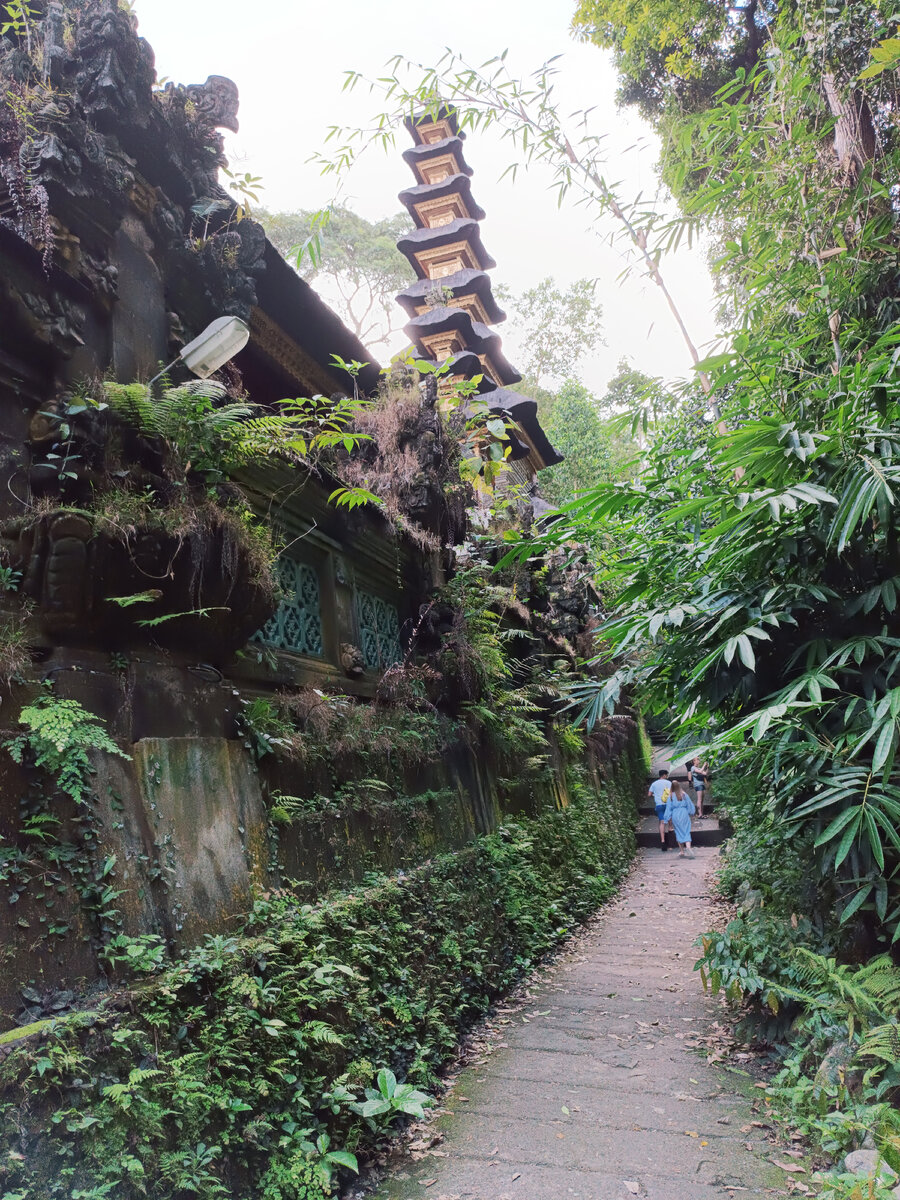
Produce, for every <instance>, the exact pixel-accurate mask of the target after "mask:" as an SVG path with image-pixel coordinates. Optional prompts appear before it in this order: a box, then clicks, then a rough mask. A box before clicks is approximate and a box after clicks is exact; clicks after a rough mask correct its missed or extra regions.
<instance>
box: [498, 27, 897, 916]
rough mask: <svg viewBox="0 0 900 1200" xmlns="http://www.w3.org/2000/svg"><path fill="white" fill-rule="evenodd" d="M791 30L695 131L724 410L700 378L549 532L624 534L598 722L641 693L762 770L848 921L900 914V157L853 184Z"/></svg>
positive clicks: (695, 197)
mask: <svg viewBox="0 0 900 1200" xmlns="http://www.w3.org/2000/svg"><path fill="white" fill-rule="evenodd" d="M773 38H774V39H775V41H774V42H773V47H772V52H771V53H769V54H767V55H766V56H764V58H763V60H762V61H761V62H760V64H759V66H758V67H757V68H756V70H755V72H754V73H753V74H752V75H741V76H740V77H738V78H736V79H735V81H734V83H733V84H731V85H729V86H728V87H727V88H725V89H723V91H722V93H720V96H719V101H718V103H717V104H716V105H715V106H713V107H711V108H710V109H709V110H707V111H706V112H705V113H704V114H703V116H702V119H699V118H698V120H697V121H696V122H695V123H694V124H692V125H690V127H689V128H688V126H686V127H685V132H686V136H687V139H688V141H687V143H686V147H685V148H684V155H683V162H684V164H685V166H684V170H685V171H686V173H687V174H686V176H685V178H683V179H682V180H681V181H680V191H681V194H682V195H684V196H685V197H686V201H685V203H686V205H687V208H688V211H687V213H686V215H685V217H684V218H683V220H682V225H683V226H684V227H689V226H691V225H692V224H693V223H696V222H699V223H701V224H702V225H703V226H705V227H706V228H708V229H710V230H711V231H712V233H713V235H714V236H715V237H716V238H717V239H718V240H719V243H720V245H721V246H722V248H723V257H722V260H721V262H720V280H721V282H722V288H723V297H724V312H725V313H727V314H728V315H729V316H730V317H731V319H732V322H733V326H734V331H733V333H732V334H731V336H730V338H729V339H728V341H727V342H726V344H725V348H724V349H723V351H722V353H720V354H717V355H713V356H711V357H709V358H708V359H707V360H706V361H705V362H704V363H703V364H701V365H702V366H703V367H704V368H705V370H706V371H707V372H708V373H709V374H710V375H711V377H712V381H713V395H714V396H715V398H716V400H717V408H716V409H715V410H713V411H712V412H709V413H707V415H706V419H705V420H704V415H703V409H704V407H705V405H704V400H703V397H702V396H701V395H700V390H699V388H692V387H690V386H688V387H685V389H684V390H683V392H682V395H681V397H680V404H679V410H678V411H677V412H676V413H675V414H674V415H673V417H672V419H671V420H669V421H668V422H667V423H662V424H660V425H658V426H657V427H656V430H655V437H654V440H653V442H652V444H651V445H650V448H649V450H648V452H647V455H646V459H645V463H644V466H643V469H642V470H641V471H640V472H639V474H638V475H637V477H636V479H635V480H633V481H631V482H629V483H626V484H620V485H612V486H609V485H606V486H601V487H598V488H595V489H593V490H591V491H590V492H587V493H585V494H583V495H582V496H580V497H578V498H577V499H576V500H575V501H574V502H573V503H571V504H569V505H567V506H566V507H565V509H564V510H563V512H564V518H563V519H562V520H561V521H560V522H559V523H558V524H557V525H556V526H554V527H553V528H552V529H551V530H550V531H549V532H547V533H546V534H545V535H544V537H543V538H542V539H541V542H542V544H543V545H544V546H558V545H565V544H566V542H568V541H570V540H574V539H580V540H590V539H593V540H594V541H595V542H597V541H599V539H601V538H602V537H604V536H607V535H608V533H609V531H614V536H615V540H616V542H617V544H618V545H619V546H620V547H621V548H622V553H621V554H620V556H619V557H618V558H617V560H616V561H615V562H614V563H613V564H612V565H611V567H610V568H609V569H608V570H607V571H606V578H605V582H604V590H605V592H606V593H607V594H610V595H612V596H614V597H615V602H616V608H615V612H614V615H613V616H612V619H611V620H609V621H608V622H607V624H606V626H605V628H604V633H605V636H606V638H607V639H608V645H609V649H610V663H611V667H614V668H615V669H613V670H612V673H611V675H610V676H609V677H608V678H607V679H606V680H605V681H603V682H602V683H599V684H596V683H587V684H583V685H580V686H579V688H577V689H575V691H574V693H573V701H574V702H575V703H576V704H577V710H578V711H579V712H580V713H581V714H582V715H583V716H584V717H586V718H587V719H588V720H589V721H593V720H596V719H597V718H598V717H599V716H600V715H601V714H602V713H603V712H605V711H611V710H612V708H613V706H614V705H615V703H616V702H617V700H618V699H619V697H620V695H621V694H622V691H623V689H625V688H628V689H630V691H631V692H632V693H638V694H639V695H640V696H641V697H642V702H643V703H644V704H645V705H646V706H647V707H649V708H650V709H651V710H653V709H656V710H658V711H662V710H666V709H674V710H675V711H677V712H678V713H679V715H680V717H681V719H682V732H683V733H684V735H685V741H687V738H688V737H693V738H695V739H696V743H697V744H698V746H699V745H706V746H707V747H708V749H709V750H710V751H712V752H713V753H716V752H718V754H719V757H720V759H728V760H731V761H734V762H737V763H741V762H744V763H745V764H746V765H747V766H748V767H749V766H750V765H751V762H752V767H753V770H752V775H753V776H754V777H756V778H759V777H760V775H762V776H764V777H767V778H768V779H769V781H770V790H769V795H768V797H767V799H768V803H769V804H770V806H771V808H772V809H774V811H775V812H776V813H777V814H778V815H779V816H780V817H781V818H783V819H785V820H787V821H789V822H795V823H796V824H798V825H802V826H804V827H811V828H812V829H813V831H814V833H815V835H816V838H817V841H818V847H819V852H820V855H821V865H822V867H823V869H824V870H827V871H837V872H838V873H839V875H840V877H841V879H842V880H843V891H844V898H843V911H842V915H843V917H844V918H845V919H847V918H849V917H851V916H852V915H853V914H854V913H855V912H856V911H858V909H859V908H860V907H861V906H862V905H869V906H870V907H873V908H874V909H875V911H876V914H877V916H878V917H879V918H880V919H882V920H887V921H888V922H889V924H890V926H891V927H892V928H893V929H895V930H900V905H897V906H894V902H893V901H892V897H891V883H892V879H893V876H894V872H895V871H897V869H898V864H900V770H898V766H897V752H898V746H900V620H898V611H897V610H898V595H900V554H898V549H900V547H898V539H897V511H896V510H897V504H898V497H900V490H898V489H900V372H898V360H900V321H898V312H897V305H896V302H895V299H894V297H895V293H896V287H895V284H894V280H895V273H896V252H897V246H898V244H900V238H898V234H897V230H896V212H895V210H894V208H893V206H892V204H891V201H890V187H891V184H892V181H893V180H894V179H895V178H896V177H897V175H898V168H900V152H898V151H896V150H893V151H892V152H891V155H892V156H891V155H888V154H887V153H886V154H885V155H884V156H883V157H882V159H881V160H880V161H879V162H878V163H877V166H873V167H871V168H870V169H868V170H866V171H860V172H858V173H857V174H856V175H855V176H854V177H852V178H851V177H846V176H845V177H839V176H837V175H836V174H835V171H834V169H833V167H832V166H831V165H830V164H829V163H828V162H827V161H826V159H825V157H824V156H823V154H822V150H821V147H822V139H823V137H825V136H827V135H828V134H829V133H830V131H831V127H830V125H829V123H828V121H827V119H823V115H822V108H821V105H820V104H819V103H818V92H817V91H816V85H815V82H814V80H813V73H812V72H811V65H810V61H809V56H808V53H807V43H806V41H805V40H804V39H803V38H802V37H800V36H798V33H797V30H791V29H787V28H785V30H783V31H782V32H780V33H777V34H773ZM776 43H777V44H776ZM520 552H521V553H534V546H533V545H531V546H528V547H526V548H524V549H523V550H521V551H520ZM687 749H688V747H687V746H685V750H686V751H687ZM748 773H749V772H748Z"/></svg>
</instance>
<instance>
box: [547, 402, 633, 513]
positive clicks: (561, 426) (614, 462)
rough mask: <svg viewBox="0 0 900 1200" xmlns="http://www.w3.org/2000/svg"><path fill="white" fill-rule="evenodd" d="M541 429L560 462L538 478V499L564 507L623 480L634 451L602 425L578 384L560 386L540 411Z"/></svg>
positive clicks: (615, 428) (615, 429)
mask: <svg viewBox="0 0 900 1200" xmlns="http://www.w3.org/2000/svg"><path fill="white" fill-rule="evenodd" d="M543 426H544V430H545V432H546V434H547V437H548V438H549V439H550V441H551V443H552V444H553V446H554V448H555V449H556V450H558V451H559V452H560V454H562V455H563V456H564V461H563V462H561V463H559V464H558V465H557V466H555V467H551V468H549V469H548V470H546V471H544V472H542V474H541V482H540V487H541V493H542V495H544V496H545V497H546V498H547V500H549V501H550V503H551V504H564V503H565V502H566V501H568V500H574V498H575V496H576V495H578V493H579V492H583V491H586V490H587V489H588V488H591V487H595V486H596V485H597V484H598V483H612V482H614V481H615V480H618V479H626V478H627V477H628V473H629V468H630V464H631V463H632V462H633V460H634V459H635V458H636V456H637V454H638V447H637V445H636V443H635V442H633V441H632V440H631V438H630V437H629V436H628V435H627V433H623V431H622V429H621V428H620V426H619V425H618V424H617V423H616V422H614V421H611V420H609V419H607V420H603V418H602V417H601V415H600V411H599V409H598V404H597V401H595V400H594V398H593V396H591V394H590V392H589V391H588V390H587V388H586V387H584V385H583V384H580V383H577V382H576V381H575V380H574V379H568V380H566V382H565V383H564V384H563V385H562V387H561V388H560V389H559V391H558V392H557V393H556V394H555V396H554V397H553V399H552V401H551V402H550V403H549V404H548V405H546V407H545V415H544V417H543Z"/></svg>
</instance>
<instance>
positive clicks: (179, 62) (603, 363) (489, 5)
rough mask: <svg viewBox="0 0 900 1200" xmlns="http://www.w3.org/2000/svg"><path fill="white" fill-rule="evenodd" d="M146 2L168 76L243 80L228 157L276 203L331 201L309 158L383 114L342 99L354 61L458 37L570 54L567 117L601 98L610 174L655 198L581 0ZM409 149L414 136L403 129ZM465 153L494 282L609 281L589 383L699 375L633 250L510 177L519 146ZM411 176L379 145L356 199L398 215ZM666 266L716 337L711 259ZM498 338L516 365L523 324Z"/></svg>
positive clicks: (363, 208)
mask: <svg viewBox="0 0 900 1200" xmlns="http://www.w3.org/2000/svg"><path fill="white" fill-rule="evenodd" d="M136 9H137V14H138V17H139V21H140V31H141V33H142V34H143V35H144V36H145V37H146V38H147V39H148V40H149V42H150V43H151V45H152V46H153V48H154V50H155V51H156V65H157V70H158V72H159V74H160V76H164V77H166V78H168V79H171V80H174V81H175V82H178V83H201V82H203V80H205V79H206V77H207V75H227V76H229V77H230V78H231V79H233V80H234V81H235V82H236V83H237V85H238V87H239V88H240V93H241V109H240V123H241V129H240V133H239V134H237V135H236V136H235V137H230V136H229V139H228V144H227V145H228V152H229V154H230V155H231V159H232V167H233V168H234V169H236V170H240V171H250V172H252V173H253V174H254V175H260V176H262V177H263V182H264V184H265V191H264V192H263V194H262V199H263V200H264V202H265V204H266V206H267V207H269V208H274V209H293V208H317V207H319V206H320V205H323V204H325V203H327V202H328V201H329V200H330V199H331V198H332V195H333V191H334V186H335V185H334V182H333V179H332V178H324V179H323V178H322V177H321V176H320V174H319V170H318V168H317V167H315V166H313V165H311V164H309V163H307V161H306V160H307V159H308V158H309V156H310V155H311V154H312V153H313V152H314V151H316V150H318V149H320V148H322V147H323V143H324V138H325V133H326V130H327V128H328V126H329V125H331V124H342V125H348V124H352V125H358V126H363V125H365V124H366V123H367V121H368V119H369V118H371V116H372V115H373V113H375V112H377V111H378V110H379V105H378V99H377V97H374V96H370V95H369V94H368V92H367V91H365V90H363V89H357V90H356V91H355V92H353V93H352V94H343V93H342V92H341V87H342V84H343V72H344V71H345V70H347V69H350V68H352V69H356V70H359V71H362V72H363V73H364V74H366V75H368V76H377V75H378V74H379V73H381V71H382V68H383V66H384V64H385V62H386V61H387V59H388V58H390V57H391V56H392V55H394V54H396V53H402V54H405V55H407V56H409V57H411V58H414V59H416V60H417V61H421V62H424V63H428V64H430V63H433V62H434V61H436V59H437V58H438V57H439V56H440V54H441V52H442V50H443V48H444V47H446V46H450V47H452V48H453V49H454V50H459V51H460V52H462V53H463V54H465V55H467V56H468V57H469V58H470V59H472V60H474V61H476V62H477V63H481V62H483V61H484V60H485V59H487V58H489V57H491V56H492V55H494V54H497V53H500V52H501V51H502V50H504V49H507V48H508V50H509V58H508V62H509V63H510V65H511V66H512V68H513V70H515V71H516V72H517V73H522V74H524V73H527V72H529V71H531V70H533V69H535V68H536V67H538V66H539V65H540V64H541V63H542V62H543V61H545V60H546V59H547V58H548V57H549V56H550V55H553V54H559V53H562V54H563V56H564V57H563V59H562V62H561V64H560V82H559V85H558V90H559V92H560V99H561V102H562V106H563V109H564V111H571V110H573V109H575V108H582V107H590V106H596V107H595V112H594V114H593V119H594V120H595V123H596V129H597V131H598V132H602V133H604V134H605V135H606V136H607V137H608V145H609V154H608V161H609V169H608V176H609V178H610V179H611V180H620V181H621V189H620V190H621V192H622V193H623V194H624V195H626V196H632V195H634V194H636V193H638V192H643V193H644V194H645V195H647V194H649V195H652V194H653V193H654V192H655V189H656V180H655V175H654V171H653V165H654V162H655V159H656V147H655V145H654V142H653V138H652V135H651V134H650V133H649V131H648V130H647V128H646V127H645V126H643V125H642V124H641V123H640V122H639V121H638V120H637V119H636V118H635V117H634V116H633V115H631V114H627V115H626V114H623V113H621V112H619V111H618V110H617V109H616V106H615V101H614V93H615V76H614V72H613V70H612V67H611V65H610V63H609V61H608V59H607V57H606V55H605V54H604V53H602V52H601V51H599V50H597V49H596V48H594V47H591V46H584V45H579V44H578V43H576V42H575V41H573V39H572V37H571V35H570V33H569V21H570V18H571V13H572V10H573V9H574V0H453V3H452V4H450V5H446V6H443V7H442V8H441V9H440V10H438V7H437V6H434V7H433V8H431V9H430V10H429V7H428V6H424V5H415V4H410V3H409V0H405V2H404V3H400V2H399V0H381V2H380V3H379V2H373V0H331V3H325V2H324V0H315V2H312V0H265V3H264V4H263V3H258V4H248V3H246V0H137V3H136ZM399 143H400V148H402V147H403V146H404V145H405V144H406V141H405V135H403V137H401V138H400V139H399ZM466 157H467V158H468V161H469V163H470V165H471V166H472V167H473V169H474V171H475V175H474V178H473V194H474V195H475V198H476V199H477V200H478V202H479V203H480V204H481V206H482V207H483V208H484V209H485V211H486V212H487V217H486V218H485V220H484V221H483V223H482V236H483V240H484V243H485V245H486V247H487V249H488V251H489V252H490V253H491V254H492V255H493V257H494V258H495V259H496V260H497V267H496V269H495V270H494V271H493V272H492V276H493V279H494V281H495V283H500V282H502V283H504V284H506V285H508V286H509V287H511V288H512V289H513V290H514V291H516V290H520V289H522V288H526V287H529V286H531V285H532V284H534V283H536V282H538V281H539V280H540V279H542V278H544V277H545V276H548V275H552V276H555V277H556V279H557V280H558V281H560V282H562V283H568V282H570V281H572V280H574V279H578V278H582V277H589V278H597V279H598V280H599V284H598V288H597V293H596V294H597V297H598V299H599V301H600V303H601V304H602V306H603V309H604V313H605V327H606V339H607V342H608V345H607V347H606V348H605V349H603V350H602V351H601V352H600V353H599V354H598V355H596V356H595V357H594V358H592V359H591V360H589V361H588V362H586V363H585V364H583V367H582V372H581V373H582V375H583V376H584V378H585V381H586V382H587V383H588V384H589V385H590V386H592V387H594V388H596V389H601V390H602V387H603V385H604V383H605V382H606V380H607V379H608V378H609V377H610V376H611V375H612V374H613V373H614V372H615V369H616V364H617V362H618V360H619V359H620V358H623V357H624V358H628V359H630V360H631V361H632V363H633V364H634V365H635V366H637V367H639V368H640V369H641V370H644V371H646V372H648V373H649V374H652V375H662V376H666V377H669V378H673V377H675V376H679V375H683V374H686V373H688V371H689V369H690V359H689V357H688V354H687V351H686V349H685V347H684V344H683V342H682V341H681V339H680V337H679V335H678V333H677V330H676V328H675V325H674V322H673V321H672V318H671V317H670V315H669V314H668V310H667V309H666V307H665V305H664V303H663V301H662V298H661V296H660V295H659V293H658V289H657V288H656V287H655V285H654V284H653V283H652V282H650V281H649V280H646V279H641V278H638V277H634V276H633V277H631V278H629V279H628V280H626V281H624V282H619V280H618V276H619V275H620V274H621V272H622V270H623V267H624V266H625V262H624V260H623V258H622V257H621V252H620V250H618V249H612V248H611V247H610V246H609V245H608V244H606V242H605V241H604V239H603V238H602V237H600V236H598V234H597V233H596V232H590V231H589V230H588V228H587V225H588V221H587V216H586V213H585V212H584V211H583V210H581V209H579V208H576V207H567V206H564V207H563V208H562V209H558V208H557V205H556V197H555V195H554V194H552V193H550V192H548V191H547V190H546V184H547V179H546V177H543V176H542V175H541V174H539V173H531V174H523V173H520V174H519V176H518V179H517V181H516V182H515V184H512V183H510V182H509V180H508V179H507V180H500V179H499V175H500V173H501V172H502V170H503V168H504V167H505V166H506V165H507V163H508V162H509V159H510V151H509V148H508V147H506V146H505V145H503V144H501V143H499V141H495V140H494V138H493V137H488V136H487V135H484V136H472V135H470V137H469V139H468V141H467V143H466ZM411 182H412V176H411V174H410V172H409V169H408V168H407V166H406V165H405V163H404V162H403V160H402V159H401V158H400V153H399V148H398V150H397V152H396V154H394V155H384V154H382V152H381V151H380V150H379V151H374V150H373V151H371V152H370V153H369V155H367V157H366V161H365V163H364V164H363V165H361V166H360V167H359V168H358V169H357V171H356V172H354V174H353V175H352V176H351V177H350V179H349V180H348V181H347V183H346V185H345V192H346V200H347V201H348V202H349V203H350V205H351V207H353V208H355V209H356V210H357V211H358V212H360V213H362V214H363V215H364V216H366V217H368V218H369V219H374V218H377V217H381V216H387V215H388V214H390V213H393V212H396V211H398V209H399V207H400V206H399V204H398V202H397V199H396V196H397V192H399V191H400V190H401V189H402V188H404V187H407V186H409V184H410V183H411ZM665 273H666V277H667V280H668V282H669V286H670V288H671V290H672V291H673V292H674V293H675V294H676V297H677V299H678V302H679V305H680V306H681V308H682V310H683V312H684V315H685V318H686V320H687V323H688V326H689V328H690V330H691V333H692V335H693V337H694V340H695V341H696V342H698V343H700V344H703V343H707V342H708V341H709V339H710V338H711V337H712V336H713V332H714V327H713V324H712V319H711V316H710V308H711V295H712V292H711V287H710V283H709V278H708V274H707V272H706V268H705V263H704V258H703V255H702V253H700V252H699V251H686V252H683V253H681V254H680V255H679V256H678V257H677V258H676V259H674V260H672V262H671V263H670V264H669V266H668V267H667V268H665ZM498 332H500V333H501V334H502V336H503V338H504V343H505V347H504V348H505V350H506V352H507V353H508V355H509V357H510V358H511V360H512V361H513V362H515V361H516V349H517V347H516V333H515V330H514V329H513V328H512V326H511V323H507V324H506V325H504V326H500V327H499V330H498Z"/></svg>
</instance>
